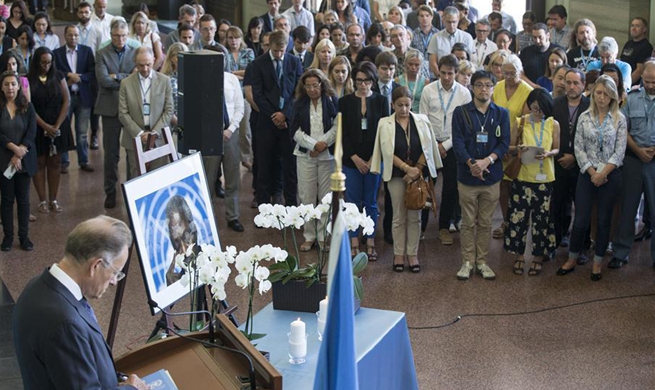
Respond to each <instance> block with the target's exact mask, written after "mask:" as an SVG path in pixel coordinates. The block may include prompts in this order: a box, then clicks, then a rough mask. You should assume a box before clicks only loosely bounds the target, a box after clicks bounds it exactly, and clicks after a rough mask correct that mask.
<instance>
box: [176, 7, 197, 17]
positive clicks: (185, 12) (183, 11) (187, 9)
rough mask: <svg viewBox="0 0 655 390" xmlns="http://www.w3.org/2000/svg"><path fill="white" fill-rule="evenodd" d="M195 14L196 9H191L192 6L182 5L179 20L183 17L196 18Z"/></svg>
mask: <svg viewBox="0 0 655 390" xmlns="http://www.w3.org/2000/svg"><path fill="white" fill-rule="evenodd" d="M197 14H198V11H196V9H195V8H193V6H192V5H189V4H184V5H183V6H181V7H180V11H179V15H180V19H181V18H182V17H183V16H184V15H190V16H196V15H197Z"/></svg>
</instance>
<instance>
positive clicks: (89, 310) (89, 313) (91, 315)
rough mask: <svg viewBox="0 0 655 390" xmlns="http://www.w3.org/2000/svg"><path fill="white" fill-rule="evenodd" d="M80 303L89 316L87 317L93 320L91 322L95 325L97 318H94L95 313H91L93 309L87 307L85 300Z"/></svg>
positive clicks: (89, 306)
mask: <svg viewBox="0 0 655 390" xmlns="http://www.w3.org/2000/svg"><path fill="white" fill-rule="evenodd" d="M80 303H81V304H82V306H84V308H85V309H86V312H87V314H88V315H89V317H91V318H93V320H94V321H95V322H96V323H97V322H98V318H96V313H95V312H94V311H93V308H92V307H91V305H89V302H88V301H87V300H86V298H82V299H80Z"/></svg>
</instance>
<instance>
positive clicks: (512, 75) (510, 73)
mask: <svg viewBox="0 0 655 390" xmlns="http://www.w3.org/2000/svg"><path fill="white" fill-rule="evenodd" d="M518 74H519V73H518V72H505V71H503V76H505V77H514V76H517V75H518Z"/></svg>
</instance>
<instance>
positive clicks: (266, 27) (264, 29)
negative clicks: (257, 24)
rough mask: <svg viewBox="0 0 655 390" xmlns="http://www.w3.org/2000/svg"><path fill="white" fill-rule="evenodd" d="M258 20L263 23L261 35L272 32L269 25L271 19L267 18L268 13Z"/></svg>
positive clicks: (271, 26) (271, 24)
mask: <svg viewBox="0 0 655 390" xmlns="http://www.w3.org/2000/svg"><path fill="white" fill-rule="evenodd" d="M260 18H262V20H263V21H264V27H263V28H262V34H263V33H265V32H271V31H273V23H271V18H270V17H269V16H268V12H266V13H265V14H264V15H261V16H260Z"/></svg>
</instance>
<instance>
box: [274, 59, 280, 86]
mask: <svg viewBox="0 0 655 390" xmlns="http://www.w3.org/2000/svg"><path fill="white" fill-rule="evenodd" d="M275 73H276V74H277V81H278V83H279V82H280V79H281V78H282V61H280V60H279V59H276V60H275Z"/></svg>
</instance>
